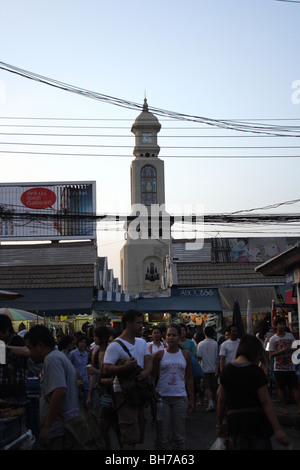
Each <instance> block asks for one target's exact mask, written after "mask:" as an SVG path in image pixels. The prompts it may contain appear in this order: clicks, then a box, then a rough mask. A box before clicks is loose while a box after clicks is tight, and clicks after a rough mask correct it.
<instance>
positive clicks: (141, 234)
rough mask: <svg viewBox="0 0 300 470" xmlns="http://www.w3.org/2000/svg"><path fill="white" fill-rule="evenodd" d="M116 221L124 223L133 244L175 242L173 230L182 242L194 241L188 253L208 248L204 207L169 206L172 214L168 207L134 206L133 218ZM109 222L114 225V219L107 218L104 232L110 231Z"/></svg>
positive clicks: (190, 244) (132, 209)
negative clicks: (136, 241) (155, 241)
mask: <svg viewBox="0 0 300 470" xmlns="http://www.w3.org/2000/svg"><path fill="white" fill-rule="evenodd" d="M170 213H172V214H176V215H170ZM114 220H115V221H124V223H125V225H126V229H127V235H128V237H129V238H130V239H131V240H139V239H140V240H150V239H151V240H160V241H164V240H165V241H167V240H170V239H171V230H172V226H173V227H174V231H176V235H177V236H178V238H184V239H188V240H190V241H187V242H185V248H186V250H200V249H201V248H202V247H203V244H204V210H203V204H196V205H192V204H184V205H177V204H176V205H172V206H168V212H167V210H166V208H165V204H161V205H159V204H151V206H146V205H144V204H133V205H132V206H131V214H130V216H122V215H118V214H116V215H115V216H114ZM108 221H110V222H111V221H112V217H111V216H107V217H104V218H103V219H102V220H101V222H100V226H101V224H102V225H104V230H105V227H108V224H107V222H108ZM107 230H108V228H107ZM116 236H117V234H116ZM110 238H111V235H110Z"/></svg>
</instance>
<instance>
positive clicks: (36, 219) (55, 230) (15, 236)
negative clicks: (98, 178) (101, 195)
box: [0, 181, 96, 241]
mask: <svg viewBox="0 0 300 470" xmlns="http://www.w3.org/2000/svg"><path fill="white" fill-rule="evenodd" d="M95 214H96V183H95V182H94V181H92V182H70V183H69V182H62V183H14V184H0V240H1V241H3V240H7V241H14V240H59V239H94V238H96V220H95V217H93V216H94V215H95Z"/></svg>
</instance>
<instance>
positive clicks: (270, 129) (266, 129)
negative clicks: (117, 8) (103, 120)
mask: <svg viewBox="0 0 300 470" xmlns="http://www.w3.org/2000/svg"><path fill="white" fill-rule="evenodd" d="M0 69H2V70H6V71H8V72H10V73H14V74H17V75H19V76H22V77H25V78H28V79H30V80H35V81H38V82H40V83H44V84H46V85H49V86H52V87H55V88H58V89H61V90H64V91H68V92H71V93H76V94H79V95H81V96H85V97H87V98H92V99H95V100H98V101H102V102H105V103H109V104H113V105H115V106H120V107H123V108H127V109H132V110H137V111H142V110H143V106H142V105H140V104H138V103H135V102H133V101H129V100H124V99H121V98H116V97H113V96H108V95H104V94H102V93H97V92H93V91H90V90H86V89H83V88H79V87H76V86H73V85H69V84H67V83H63V82H60V81H58V80H54V79H51V78H48V77H45V76H42V75H38V74H36V73H33V72H30V71H28V70H24V69H21V68H19V67H15V66H13V65H10V64H7V63H4V62H0ZM148 109H149V111H150V112H152V113H153V114H157V115H159V116H164V117H169V118H172V119H175V120H180V121H191V122H201V123H204V124H207V125H209V126H216V127H218V128H222V129H230V130H236V131H242V132H249V133H257V134H259V133H264V134H270V135H276V136H280V135H282V136H283V135H285V134H280V132H282V131H280V130H279V129H278V127H277V126H271V125H269V126H263V125H251V124H246V123H242V122H239V121H236V120H220V119H212V118H206V117H201V116H197V115H188V114H183V113H178V112H173V111H167V110H164V109H160V108H155V107H149V108H148ZM297 132H298V134H297V136H300V134H299V131H297Z"/></svg>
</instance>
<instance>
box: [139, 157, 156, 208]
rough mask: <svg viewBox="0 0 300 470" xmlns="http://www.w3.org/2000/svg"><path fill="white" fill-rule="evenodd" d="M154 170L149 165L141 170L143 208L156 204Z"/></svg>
mask: <svg viewBox="0 0 300 470" xmlns="http://www.w3.org/2000/svg"><path fill="white" fill-rule="evenodd" d="M156 180H157V178H156V170H155V168H154V167H153V166H151V165H146V166H144V167H143V168H142V170H141V196H142V200H141V203H142V204H144V205H145V206H151V204H156V203H157V202H156V192H157V189H156Z"/></svg>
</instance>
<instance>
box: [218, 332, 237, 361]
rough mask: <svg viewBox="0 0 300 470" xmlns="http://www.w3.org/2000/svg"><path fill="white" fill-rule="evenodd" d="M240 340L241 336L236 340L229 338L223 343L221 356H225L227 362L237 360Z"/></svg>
mask: <svg viewBox="0 0 300 470" xmlns="http://www.w3.org/2000/svg"><path fill="white" fill-rule="evenodd" d="M239 342H240V340H239V338H237V339H236V340H235V341H232V340H231V339H227V341H224V342H223V343H222V344H221V347H220V356H225V364H229V363H230V362H231V363H232V362H234V361H235V359H236V351H237V348H238V345H239Z"/></svg>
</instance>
